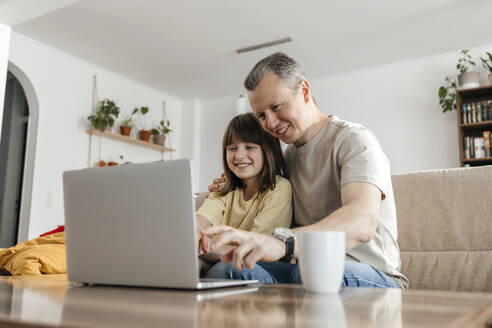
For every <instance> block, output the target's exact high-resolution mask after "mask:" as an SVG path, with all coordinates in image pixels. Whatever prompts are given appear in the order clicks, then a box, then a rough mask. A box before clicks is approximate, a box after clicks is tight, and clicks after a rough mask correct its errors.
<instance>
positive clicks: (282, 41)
mask: <svg viewBox="0 0 492 328" xmlns="http://www.w3.org/2000/svg"><path fill="white" fill-rule="evenodd" d="M290 41H292V38H291V37H290V36H289V37H286V38H283V39H278V40H274V41H270V42H265V43H260V44H256V45H254V46H250V47H246V48H241V49H237V50H236V52H237V53H238V54H242V53H244V52H249V51H253V50H258V49H261V48H266V47H271V46H276V45H278V44H282V43H287V42H290Z"/></svg>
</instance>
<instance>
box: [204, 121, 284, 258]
mask: <svg viewBox="0 0 492 328" xmlns="http://www.w3.org/2000/svg"><path fill="white" fill-rule="evenodd" d="M222 165H223V167H224V172H225V178H226V182H225V184H224V186H223V187H222V189H221V190H220V191H219V192H215V193H210V195H209V196H208V198H207V199H206V200H205V202H204V203H203V205H202V206H201V207H200V209H199V210H198V211H197V212H196V220H197V227H198V230H199V231H201V230H203V229H205V228H207V227H209V226H211V225H228V226H231V227H233V228H236V229H241V230H247V231H254V232H258V233H263V234H267V235H271V234H272V233H273V230H274V229H275V228H277V227H289V226H290V223H291V219H292V189H291V186H290V182H289V180H287V179H286V177H287V167H286V164H285V161H284V157H283V155H282V149H281V148H280V142H279V141H278V139H276V138H274V137H272V136H271V135H269V134H268V133H267V132H265V131H264V130H263V129H262V127H261V125H260V123H259V122H258V121H257V119H256V117H255V116H254V115H253V114H252V113H248V114H242V115H238V116H236V117H234V118H233V119H232V121H231V122H230V123H229V125H228V126H227V129H226V131H225V133H224V138H223V139H222ZM229 249H230V248H229ZM226 251H227V250H222V252H219V253H225V252H226Z"/></svg>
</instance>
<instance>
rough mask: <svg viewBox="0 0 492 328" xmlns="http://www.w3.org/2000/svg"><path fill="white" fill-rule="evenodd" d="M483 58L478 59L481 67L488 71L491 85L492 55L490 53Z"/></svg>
mask: <svg viewBox="0 0 492 328" xmlns="http://www.w3.org/2000/svg"><path fill="white" fill-rule="evenodd" d="M485 54H486V55H487V56H486V57H485V58H483V57H480V60H481V61H482V66H483V67H484V68H485V69H487V70H488V71H489V83H490V84H492V54H491V53H490V52H486V53H485Z"/></svg>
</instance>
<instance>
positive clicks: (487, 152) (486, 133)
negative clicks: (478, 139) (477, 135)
mask: <svg viewBox="0 0 492 328" xmlns="http://www.w3.org/2000/svg"><path fill="white" fill-rule="evenodd" d="M482 134H483V141H484V146H485V157H490V154H491V151H492V149H491V148H490V145H491V143H490V131H482Z"/></svg>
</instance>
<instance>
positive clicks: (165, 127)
mask: <svg viewBox="0 0 492 328" xmlns="http://www.w3.org/2000/svg"><path fill="white" fill-rule="evenodd" d="M169 126H170V123H169V120H166V122H165V123H164V120H162V121H160V122H159V125H157V126H156V127H155V128H154V129H152V135H153V136H154V143H156V144H158V145H162V146H164V143H165V142H166V134H168V133H170V132H172V131H173V130H171V129H170V128H169Z"/></svg>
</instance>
